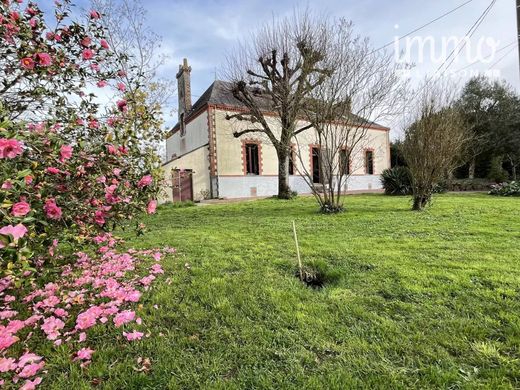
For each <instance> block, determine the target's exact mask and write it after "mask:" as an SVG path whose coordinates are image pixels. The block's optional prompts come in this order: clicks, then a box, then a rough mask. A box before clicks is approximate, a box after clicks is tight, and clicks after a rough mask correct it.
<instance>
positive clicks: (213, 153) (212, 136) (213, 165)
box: [207, 107, 218, 176]
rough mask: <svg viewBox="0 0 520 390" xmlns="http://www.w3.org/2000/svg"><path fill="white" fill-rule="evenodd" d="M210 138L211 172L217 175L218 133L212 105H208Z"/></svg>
mask: <svg viewBox="0 0 520 390" xmlns="http://www.w3.org/2000/svg"><path fill="white" fill-rule="evenodd" d="M207 112H208V139H209V153H208V159H209V174H210V176H216V175H217V172H218V166H217V135H216V132H215V123H214V119H215V118H214V116H215V113H214V111H213V109H212V108H211V107H208V111H207Z"/></svg>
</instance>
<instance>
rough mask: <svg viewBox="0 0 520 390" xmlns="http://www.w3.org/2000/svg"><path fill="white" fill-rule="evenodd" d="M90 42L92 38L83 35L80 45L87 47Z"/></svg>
mask: <svg viewBox="0 0 520 390" xmlns="http://www.w3.org/2000/svg"><path fill="white" fill-rule="evenodd" d="M91 43H92V39H90V37H84V38H83V39H82V40H81V41H80V44H81V46H84V47H88V46H90V44H91Z"/></svg>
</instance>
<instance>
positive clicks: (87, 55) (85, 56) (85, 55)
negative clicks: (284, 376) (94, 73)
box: [81, 49, 94, 60]
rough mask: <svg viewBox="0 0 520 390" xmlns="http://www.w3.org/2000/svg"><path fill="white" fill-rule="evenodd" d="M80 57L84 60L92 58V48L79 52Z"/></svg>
mask: <svg viewBox="0 0 520 390" xmlns="http://www.w3.org/2000/svg"><path fill="white" fill-rule="evenodd" d="M81 58H83V59H84V60H90V59H92V58H94V51H93V50H92V49H85V50H83V52H82V53H81Z"/></svg>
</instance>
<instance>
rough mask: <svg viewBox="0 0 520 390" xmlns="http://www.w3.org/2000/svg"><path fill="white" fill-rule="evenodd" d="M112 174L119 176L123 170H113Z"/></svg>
mask: <svg viewBox="0 0 520 390" xmlns="http://www.w3.org/2000/svg"><path fill="white" fill-rule="evenodd" d="M112 173H113V174H114V175H115V176H119V175H120V174H121V169H119V168H114V169H113V170H112Z"/></svg>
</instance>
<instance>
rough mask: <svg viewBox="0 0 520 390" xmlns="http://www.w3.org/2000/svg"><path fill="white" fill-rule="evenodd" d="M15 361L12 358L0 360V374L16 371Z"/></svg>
mask: <svg viewBox="0 0 520 390" xmlns="http://www.w3.org/2000/svg"><path fill="white" fill-rule="evenodd" d="M15 362H16V360H14V359H13V358H4V357H3V358H0V372H7V371H13V370H15V369H16V367H17V364H16V363H15Z"/></svg>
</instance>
